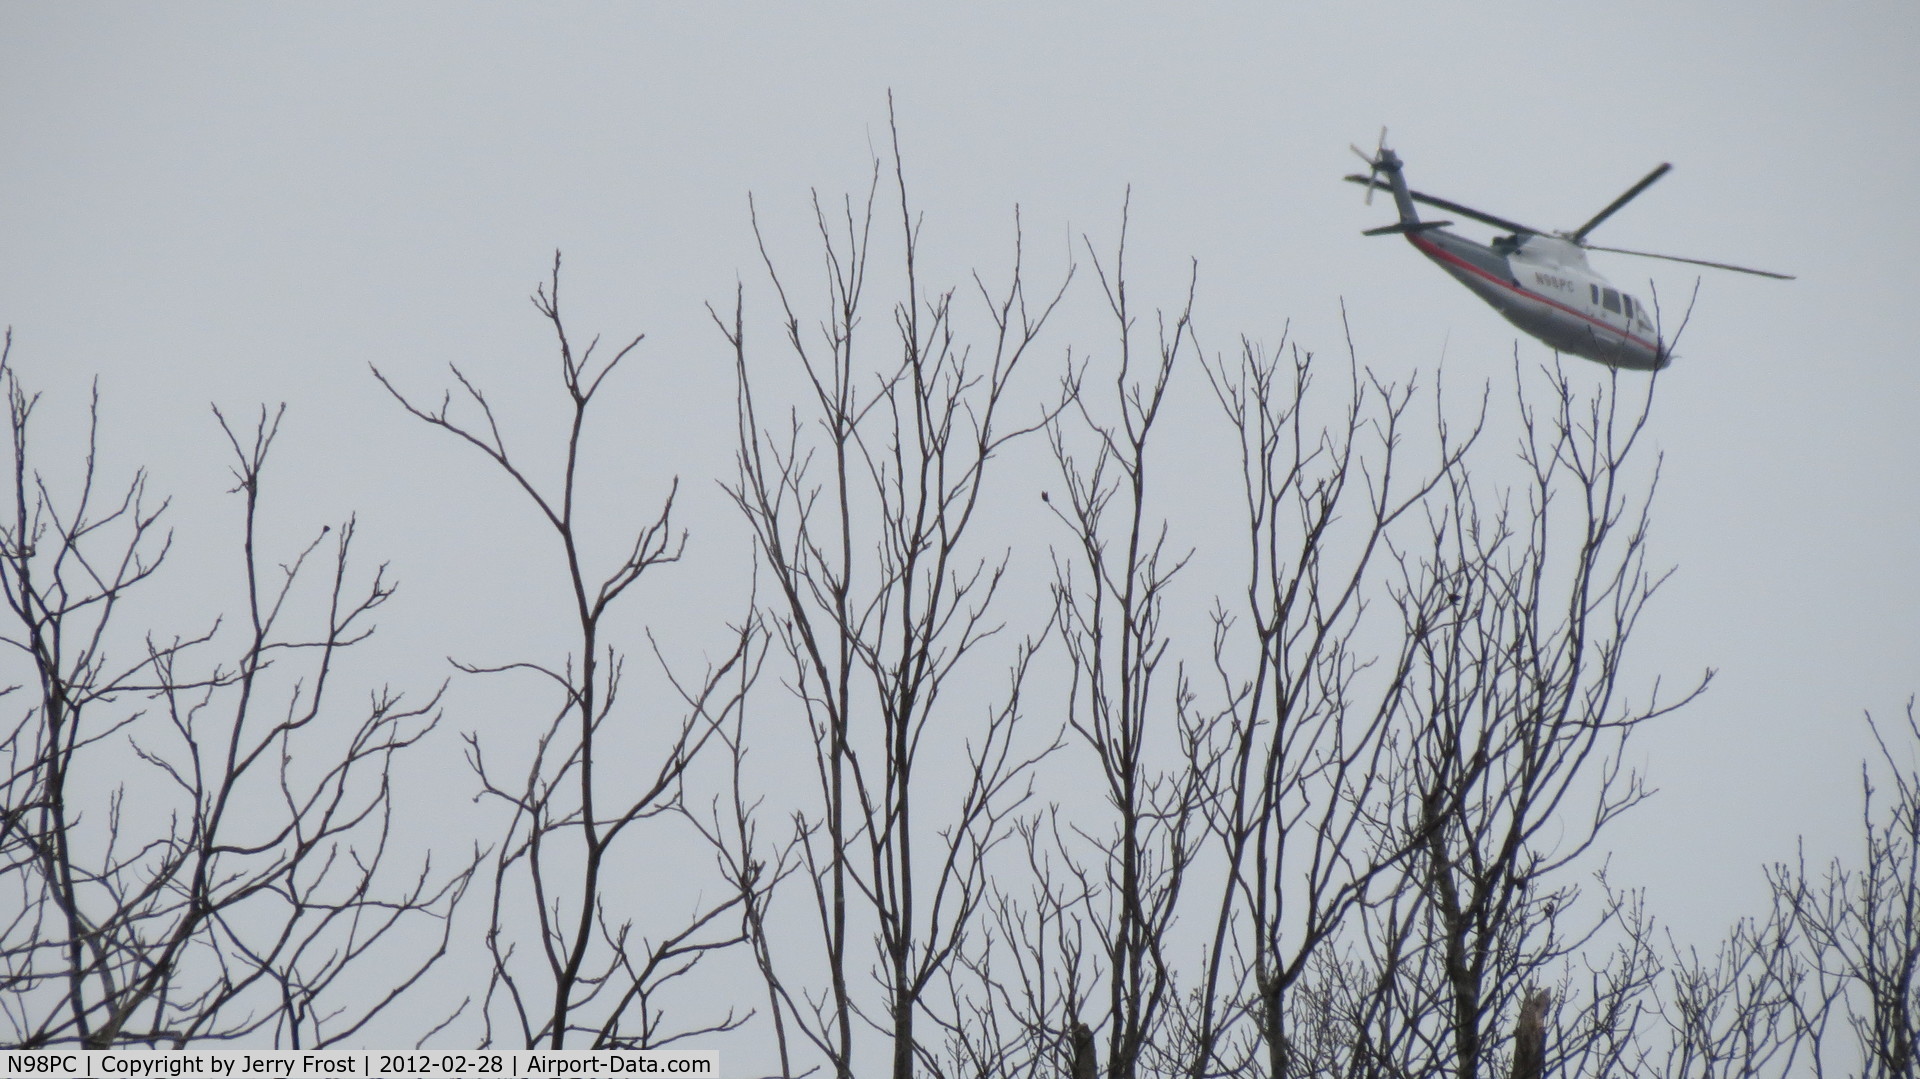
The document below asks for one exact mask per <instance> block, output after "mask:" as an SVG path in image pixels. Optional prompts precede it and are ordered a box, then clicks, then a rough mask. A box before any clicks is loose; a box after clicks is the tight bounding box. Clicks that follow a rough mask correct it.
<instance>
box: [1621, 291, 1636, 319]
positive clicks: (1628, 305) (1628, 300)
mask: <svg viewBox="0 0 1920 1079" xmlns="http://www.w3.org/2000/svg"><path fill="white" fill-rule="evenodd" d="M1620 306H1621V308H1622V309H1623V310H1625V311H1626V313H1627V317H1628V318H1632V317H1633V297H1631V296H1629V295H1627V294H1626V293H1624V292H1622V293H1621V294H1620Z"/></svg>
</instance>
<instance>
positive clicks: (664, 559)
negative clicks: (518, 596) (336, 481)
mask: <svg viewBox="0 0 1920 1079" xmlns="http://www.w3.org/2000/svg"><path fill="white" fill-rule="evenodd" d="M533 303H534V306H535V308H536V309H538V311H539V312H540V315H541V317H543V318H544V319H546V320H547V322H548V323H549V324H550V325H551V326H552V328H553V333H554V337H555V343H556V348H557V350H558V353H559V360H560V363H559V374H560V381H561V384H562V386H563V387H564V389H565V391H566V394H567V401H568V404H569V406H570V412H571V417H570V422H569V424H568V426H567V429H566V431H565V432H564V433H563V434H562V436H561V439H560V442H561V445H562V447H563V454H562V456H563V460H564V466H563V471H562V475H561V477H560V478H559V479H558V480H557V481H542V480H540V479H538V478H537V477H535V476H534V475H532V474H531V473H530V471H529V470H528V469H527V468H525V467H524V466H523V465H522V463H521V460H520V458H518V457H517V456H515V455H514V454H513V453H511V452H509V450H508V449H507V444H506V439H505V436H504V435H503V433H502V432H501V429H500V424H499V423H498V421H497V419H496V417H495V415H494V410H493V407H492V405H491V404H490V403H489V402H488V400H487V397H486V395H485V393H483V392H482V390H481V389H480V387H479V386H477V385H475V384H474V383H473V382H472V381H471V380H469V379H468V378H467V377H466V376H465V375H464V374H462V373H461V372H460V370H459V369H458V368H454V369H453V376H454V379H455V380H456V381H457V382H458V383H459V386H460V397H461V402H462V404H463V405H464V406H466V407H467V408H468V409H470V410H471V418H467V419H462V418H456V416H455V415H454V400H453V394H452V392H451V391H449V392H448V393H446V394H445V395H443V396H442V398H441V400H440V402H439V404H438V405H436V406H433V407H430V408H429V407H422V406H420V405H417V404H415V403H414V402H413V401H411V400H410V399H408V398H407V397H405V396H404V395H402V394H401V393H400V392H399V391H398V390H397V389H395V388H394V386H393V385H392V383H390V382H389V381H388V380H387V378H386V376H385V375H382V374H381V373H380V372H379V370H378V369H376V370H375V371H374V375H375V377H376V378H378V379H379V380H380V382H381V384H382V385H383V386H385V387H386V388H387V390H388V392H389V393H391V394H392V395H393V396H394V398H395V399H396V400H397V401H399V402H400V404H401V405H402V407H404V408H405V409H406V410H407V411H408V412H409V413H411V414H412V415H414V416H415V417H417V418H419V419H420V420H423V421H425V422H426V423H428V424H431V425H432V426H434V427H438V428H440V429H442V430H445V431H447V432H449V433H451V434H453V435H455V436H456V437H458V438H459V439H461V440H462V441H464V442H466V443H467V444H468V445H471V446H473V447H474V448H476V449H478V450H479V451H480V452H481V453H482V454H483V455H485V456H486V457H487V458H488V459H489V460H491V461H492V462H493V464H494V465H495V466H496V467H498V468H499V469H500V470H501V471H502V472H504V473H505V474H506V476H507V477H509V478H510V479H511V480H512V482H513V484H514V485H515V486H516V487H518V489H519V490H520V491H521V493H523V494H524V495H525V496H526V498H527V500H528V501H529V502H530V503H531V504H532V507H533V509H534V510H535V512H536V513H537V514H538V515H539V518H540V519H541V520H542V521H544V522H545V524H546V525H547V526H548V527H549V528H550V529H551V530H552V534H553V536H554V538H555V540H556V542H557V548H556V550H555V555H556V556H557V558H558V559H559V560H560V561H561V562H562V564H563V566H564V573H565V578H564V579H565V580H566V582H567V586H568V594H567V596H566V598H565V601H564V602H565V604H566V606H567V608H568V609H569V610H570V611H571V613H572V616H573V619H574V624H575V626H576V628H577V633H578V635H577V637H576V638H575V640H574V642H573V648H572V649H571V650H569V652H568V653H567V654H566V655H565V656H564V657H561V658H558V659H554V658H546V657H541V658H536V659H526V660H514V661H508V662H501V663H489V664H475V663H464V662H457V663H456V666H457V667H458V668H459V669H460V670H461V671H463V672H466V673H468V674H471V675H488V676H504V675H516V676H523V675H531V676H533V677H534V678H536V679H538V680H541V681H543V682H545V683H547V684H549V685H551V687H552V688H553V690H554V692H555V695H556V697H557V699H558V703H557V705H556V706H555V708H554V709H553V712H552V715H551V716H550V717H549V718H546V719H544V720H543V721H542V726H541V727H540V728H539V729H538V733H537V736H536V738H535V739H534V743H533V745H532V747H531V750H530V752H528V751H526V750H524V749H523V748H522V747H514V749H513V750H511V751H509V752H508V753H507V754H505V755H506V756H508V757H509V758H510V759H512V760H514V763H513V764H512V765H509V766H506V767H505V768H503V767H502V766H500V765H497V764H496V763H494V761H495V760H497V755H496V756H495V757H490V756H489V752H488V750H489V746H488V744H487V741H486V740H485V739H484V738H482V737H481V736H480V735H479V734H477V733H469V734H468V735H467V744H468V754H467V757H468V762H469V763H470V764H471V765H472V767H473V770H474V773H475V774H476V776H477V777H478V779H479V782H480V788H481V791H482V794H483V795H484V797H485V798H486V799H488V800H490V801H493V802H495V803H497V804H499V805H502V806H504V807H505V809H506V818H507V819H506V824H505V825H504V827H503V829H502V832H501V835H500V837H499V839H498V840H497V842H496V843H495V845H494V846H493V848H492V850H491V853H490V862H491V871H492V895H491V903H492V905H491V908H490V916H489V921H488V927H487V933H486V947H487V953H488V956H489V958H490V965H491V971H492V973H491V978H490V980H489V982H488V987H487V996H486V1001H485V1005H484V1008H483V1016H484V1020H485V1027H484V1035H483V1044H493V1043H494V1041H495V1040H496V1039H498V1038H500V1037H502V1036H503V1034H502V1028H504V1030H505V1032H506V1033H505V1036H507V1037H511V1038H513V1039H516V1040H518V1041H520V1042H523V1043H524V1044H525V1045H527V1046H529V1047H533V1046H536V1045H541V1044H545V1045H548V1046H550V1047H552V1048H556V1049H557V1048H561V1047H563V1046H565V1045H566V1044H567V1043H568V1040H569V1039H570V1038H573V1037H574V1036H575V1035H581V1036H584V1037H585V1039H586V1041H587V1044H589V1045H591V1046H592V1047H594V1048H603V1047H606V1048H636V1049H644V1048H655V1047H659V1046H663V1045H668V1044H671V1043H674V1042H677V1041H680V1040H682V1039H685V1038H689V1037H695V1036H700V1035H712V1034H718V1033H721V1032H724V1031H728V1030H732V1029H734V1028H735V1027H737V1026H738V1025H740V1023H742V1022H743V1021H744V1020H745V1016H743V1015H740V1014H737V1013H736V1012H734V1011H732V1010H727V1011H725V1012H723V1013H721V1014H718V1015H713V1016H702V1017H700V1018H697V1019H694V1020H691V1021H688V1022H685V1023H682V1024H676V1023H673V1022H670V1021H669V1020H668V1019H667V1016H666V1014H665V1011H664V1004H665V1001H666V999H667V998H668V996H669V994H670V993H671V992H672V990H673V989H674V988H675V987H676V986H675V983H676V981H677V980H678V979H680V978H681V977H682V976H684V975H686V974H687V973H688V972H689V971H691V970H692V969H693V968H694V966H695V965H696V964H698V963H699V962H700V961H701V960H702V959H704V958H705V957H706V956H708V955H709V954H711V953H713V952H715V951H718V950H720V949H725V948H729V947H732V946H734V945H736V944H741V943H744V941H745V940H746V930H745V929H744V928H743V925H744V924H745V923H743V922H740V921H737V920H735V919H738V918H739V917H740V913H741V911H742V910H743V909H744V910H747V911H749V912H750V911H752V910H753V908H754V906H755V903H756V902H757V887H758V885H757V884H756V883H754V882H753V881H752V880H751V879H750V878H748V877H745V876H735V877H733V878H732V879H730V880H729V881H728V883H729V887H728V888H727V889H723V890H722V891H721V893H720V895H719V896H718V897H717V898H707V899H700V900H696V901H695V902H694V906H693V908H692V910H691V911H690V912H689V913H688V914H687V915H686V916H685V917H684V919H683V920H681V921H678V922H674V923H671V924H668V925H665V926H658V925H651V924H649V925H639V926H637V925H636V924H635V923H634V920H633V918H632V916H631V915H630V914H629V913H627V904H625V903H623V902H621V901H620V900H619V899H617V898H616V895H617V893H615V892H614V891H613V890H612V882H613V881H614V880H615V879H616V878H615V875H614V864H615V859H616V857H617V855H616V853H615V852H616V849H626V850H633V849H636V848H638V847H639V845H640V843H641V838H640V837H641V835H642V834H643V833H645V832H646V831H647V829H648V828H649V827H651V828H653V829H655V830H656V831H655V834H656V835H657V834H658V829H659V828H660V827H662V825H663V824H664V823H665V822H672V821H679V822H682V823H685V822H687V821H688V820H689V819H690V816H691V814H693V813H694V812H696V811H697V810H698V809H699V807H698V805H697V804H695V803H689V801H688V800H687V796H686V793H685V782H686V778H687V774H688V769H689V767H690V766H691V765H692V763H693V762H694V760H695V759H696V758H697V757H699V756H700V754H701V753H702V751H703V750H705V749H706V748H707V747H708V745H709V744H710V743H712V742H714V741H715V740H716V739H720V740H723V741H724V740H725V739H726V738H727V737H728V735H727V733H726V732H727V731H729V730H730V729H731V730H732V732H733V733H732V737H734V738H735V739H736V740H737V737H738V734H737V719H738V710H739V709H740V707H741V706H742V703H743V701H744V699H745V692H746V688H747V685H748V684H750V681H751V679H750V677H746V678H745V680H744V681H743V680H742V679H743V677H745V676H746V675H749V674H750V673H751V672H752V671H754V670H756V669H757V667H758V660H757V654H758V648H759V643H760V639H761V633H760V631H759V628H758V624H757V622H755V621H753V620H751V619H749V620H747V621H745V622H744V623H742V625H741V626H739V627H737V628H736V629H735V630H734V634H733V644H732V651H731V653H730V654H728V655H727V656H726V657H725V658H724V659H723V660H721V661H720V662H719V663H717V664H715V665H714V667H713V668H712V669H710V670H708V671H707V672H705V674H704V676H703V677H702V678H701V679H700V680H699V681H698V682H697V683H694V684H691V685H687V686H680V683H678V682H676V683H675V684H676V686H679V687H680V691H681V697H682V699H683V702H684V704H685V706H686V707H685V711H684V712H682V713H680V714H678V715H675V716H671V717H668V718H665V719H664V720H663V719H661V718H660V717H658V716H656V715H650V714H644V713H643V714H642V715H640V716H638V717H632V718H629V714H630V710H626V709H619V708H617V707H616V706H617V705H621V704H623V703H624V701H623V698H622V697H621V694H620V690H621V677H622V674H623V672H624V667H625V662H626V657H625V653H624V652H622V651H621V649H620V648H619V647H618V646H617V645H616V644H615V642H613V641H612V640H610V639H609V635H608V633H607V629H606V624H607V619H608V617H609V613H610V612H611V611H612V610H613V609H614V608H615V606H616V604H618V603H619V602H620V601H621V600H623V599H624V598H626V597H627V596H628V595H629V590H630V589H631V588H632V587H633V586H634V585H635V584H637V583H638V582H639V581H640V580H641V578H642V576H643V575H645V574H647V573H648V572H649V571H650V570H653V569H655V568H657V567H659V566H663V565H666V564H668V563H672V562H674V561H677V560H678V559H679V558H680V556H681V553H682V552H683V550H684V549H685V545H686V534H685V533H684V532H677V531H676V530H675V528H674V526H673V523H672V514H673V504H674V495H675V493H676V492H677V491H678V481H677V480H675V481H674V482H673V484H672V485H671V486H670V487H669V489H668V491H667V493H666V495H665V496H664V497H663V498H662V500H661V502H660V508H659V511H658V513H657V514H655V515H654V516H653V517H652V519H651V520H642V521H641V522H639V523H637V524H634V525H631V526H628V527H630V531H629V532H628V533H627V534H628V537H629V538H628V540H627V541H626V542H625V543H624V544H623V546H624V547H625V553H624V554H623V555H621V556H620V557H618V558H617V559H615V560H614V561H613V563H612V565H611V566H609V567H607V568H605V569H602V570H599V571H596V570H593V569H591V568H590V562H591V559H590V554H589V552H588V551H587V550H585V549H584V547H585V544H584V541H583V525H582V519H583V517H584V516H585V515H586V514H587V513H588V512H591V510H590V507H589V506H588V504H587V500H586V498H585V497H584V494H583V492H582V490H581V469H582V466H583V464H584V462H583V461H582V443H581V436H582V433H583V431H584V430H585V429H586V423H587V416H588V412H589V410H590V409H591V406H592V404H593V402H594V399H595V397H596V395H597V394H598V393H599V392H600V391H601V390H602V388H603V387H604V386H605V385H606V382H607V379H608V377H609V376H611V375H612V374H613V372H614V370H615V369H616V368H618V367H619V365H620V363H621V361H623V360H625V359H626V358H627V357H628V356H629V355H630V354H632V352H633V350H634V349H635V348H636V347H638V345H639V344H640V341H641V339H642V338H641V337H635V338H633V339H632V340H630V341H629V342H627V344H626V345H625V346H623V347H622V348H620V349H619V350H618V351H617V352H615V353H614V354H613V356H612V357H610V358H607V359H604V360H598V359H596V358H595V356H594V353H595V351H596V347H597V345H598V339H597V338H596V339H595V340H594V341H593V342H592V343H590V344H588V346H587V347H586V349H585V350H583V351H580V352H578V353H576V351H575V348H574V345H573V342H572V341H571V340H570V339H569V338H568V336H567V330H566V326H565V324H564V322H563V321H562V319H561V315H560V258H559V255H558V254H556V255H555V256H554V264H553V273H552V276H551V278H550V279H549V281H548V283H547V284H545V285H542V286H540V287H539V288H538V289H536V291H535V293H534V296H533ZM656 653H657V649H656ZM730 723H732V724H734V725H733V726H732V727H731V728H729V724H730ZM622 726H624V727H627V728H628V729H632V728H636V727H641V726H645V727H646V728H647V729H648V730H649V735H650V736H651V738H652V741H651V745H652V747H653V748H652V749H651V752H650V756H651V760H650V761H647V759H646V758H645V757H639V756H638V753H639V752H640V751H637V750H635V749H634V748H633V746H632V744H631V743H630V742H627V741H624V740H622V739H620V738H619V737H617V736H616V735H615V734H614V731H615V729H616V728H617V727H622ZM523 752H524V753H525V756H524V757H522V756H520V754H521V753H523ZM609 752H618V753H620V756H619V758H618V759H619V766H618V767H617V768H615V769H612V770H611V774H609V770H608V769H607V768H605V767H604V766H603V758H604V757H605V756H606V754H607V753H609ZM522 760H526V761H528V762H529V763H526V764H524V765H523V764H521V763H520V762H521V761H522ZM733 868H734V870H735V871H736V872H737V873H744V871H745V868H746V867H745V866H744V865H740V864H737V865H735V866H734V867H733ZM724 871H725V867H723V872H724ZM742 884H744V885H745V886H744V887H742V886H741V885H742ZM529 938H531V939H529ZM523 945H524V946H525V947H526V949H527V951H529V952H530V953H531V954H530V955H528V954H523V952H522V946H523Z"/></svg>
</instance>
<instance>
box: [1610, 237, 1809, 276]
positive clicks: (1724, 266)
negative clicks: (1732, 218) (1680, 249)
mask: <svg viewBox="0 0 1920 1079" xmlns="http://www.w3.org/2000/svg"><path fill="white" fill-rule="evenodd" d="M1587 250H1589V251H1611V252H1613V253H1614V254H1616V255H1638V256H1640V257H1641V258H1643V259H1666V260H1667V261H1668V262H1685V263H1690V264H1692V265H1694V266H1711V267H1713V268H1714V269H1716V270H1732V271H1733V272H1735V273H1750V274H1754V275H1756V276H1759V277H1771V278H1774V279H1775V280H1779V281H1792V280H1793V279H1794V277H1793V275H1792V274H1785V273H1774V272H1773V271H1771V270H1756V269H1754V268H1752V267H1750V266H1735V265H1733V264H1732V263H1728V262H1708V261H1707V260H1706V259H1689V258H1681V257H1680V256H1679V255H1656V254H1654V253H1653V252H1651V251H1629V250H1627V249H1626V248H1624V247H1601V246H1599V245H1598V244H1589V245H1587Z"/></svg>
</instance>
